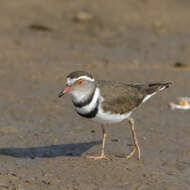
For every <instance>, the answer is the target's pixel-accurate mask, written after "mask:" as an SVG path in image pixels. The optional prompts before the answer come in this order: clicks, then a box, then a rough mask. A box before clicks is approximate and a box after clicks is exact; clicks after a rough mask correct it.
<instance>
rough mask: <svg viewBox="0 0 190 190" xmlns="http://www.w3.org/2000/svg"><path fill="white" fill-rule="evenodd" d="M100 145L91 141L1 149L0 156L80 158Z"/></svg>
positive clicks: (98, 142) (99, 142)
mask: <svg viewBox="0 0 190 190" xmlns="http://www.w3.org/2000/svg"><path fill="white" fill-rule="evenodd" d="M99 144H101V141H92V142H86V143H73V144H60V145H51V146H39V147H27V148H17V147H8V148H1V149H0V155H7V156H12V157H18V158H32V159H34V158H36V157H38V158H43V157H46V158H47V157H49V158H52V157H58V156H81V155H82V154H83V153H84V152H86V151H87V150H88V149H90V148H91V147H93V146H95V145H99Z"/></svg>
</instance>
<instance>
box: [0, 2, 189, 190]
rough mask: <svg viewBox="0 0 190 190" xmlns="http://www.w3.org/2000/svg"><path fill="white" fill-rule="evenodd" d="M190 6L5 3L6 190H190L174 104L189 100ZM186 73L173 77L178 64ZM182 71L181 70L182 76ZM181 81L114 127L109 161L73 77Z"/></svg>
mask: <svg viewBox="0 0 190 190" xmlns="http://www.w3.org/2000/svg"><path fill="white" fill-rule="evenodd" d="M189 10H190V1H189V0H181V1H178V0H161V1H157V0H118V1H115V0H94V1H89V0H78V1H71V0H70V1H68V0H54V1H52V0H32V1H27V0H18V1H5V0H0V34H1V35H0V88H1V93H0V100H1V101H0V113H1V114H0V147H1V148H0V190H4V189H5V190H6V189H9V190H39V189H40V190H107V189H109V190H126V189H127V190H128V189H129V190H131V189H132V190H133V189H135V190H165V189H167V190H179V189H190V126H189V125H190V124H189V121H190V118H189V111H180V110H176V111H171V110H170V109H169V108H168V107H167V104H168V103H169V102H170V101H175V98H176V97H179V96H190V88H189V82H190V78H189V76H190V75H189V72H190V64H189V59H190V45H189V44H190V38H189V36H190V22H189V19H190V11H189ZM176 62H177V63H178V64H177V65H178V66H179V67H175V66H174V65H175V63H176ZM180 65H181V67H180ZM78 69H80V70H87V71H90V72H92V73H93V74H94V76H95V77H96V78H98V79H109V80H120V81H126V82H141V83H143V82H157V81H167V80H172V81H174V85H173V86H172V87H171V88H170V89H168V90H166V91H164V92H162V93H159V94H157V95H156V96H155V97H153V98H152V99H151V100H149V101H148V102H147V103H146V104H144V105H142V106H141V107H139V109H138V110H136V111H135V112H134V114H133V117H134V119H135V124H136V132H137V136H138V139H139V143H140V146H141V149H142V160H140V161H139V160H137V155H135V157H133V158H131V159H129V160H126V159H124V158H120V155H123V154H127V153H129V152H130V150H131V143H132V139H131V134H130V128H129V125H128V122H127V121H126V122H122V123H120V124H117V125H113V126H108V127H107V128H106V129H107V133H108V139H107V142H106V154H107V155H109V157H110V158H111V160H110V161H105V160H99V161H94V160H88V159H86V158H85V156H86V155H96V154H99V152H100V144H101V141H100V140H101V130H100V128H99V125H98V124H97V123H94V122H91V121H90V120H86V119H83V118H81V117H80V116H78V115H77V114H76V113H75V112H74V110H73V106H72V103H71V100H70V97H69V96H65V97H64V98H62V99H58V97H57V94H58V92H59V90H61V89H62V88H63V87H64V83H65V77H66V75H67V74H68V73H70V72H71V71H74V70H78Z"/></svg>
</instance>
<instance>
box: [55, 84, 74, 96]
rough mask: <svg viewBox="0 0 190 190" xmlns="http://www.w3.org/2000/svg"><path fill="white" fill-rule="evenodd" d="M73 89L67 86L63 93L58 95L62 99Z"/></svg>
mask: <svg viewBox="0 0 190 190" xmlns="http://www.w3.org/2000/svg"><path fill="white" fill-rule="evenodd" d="M71 90H72V88H71V87H70V86H68V85H67V86H66V87H65V89H64V90H63V91H61V92H60V93H59V94H58V97H59V98H61V97H62V96H63V95H64V94H66V93H67V92H69V91H71Z"/></svg>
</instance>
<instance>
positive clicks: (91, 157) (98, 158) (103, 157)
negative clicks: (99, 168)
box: [87, 155, 109, 160]
mask: <svg viewBox="0 0 190 190" xmlns="http://www.w3.org/2000/svg"><path fill="white" fill-rule="evenodd" d="M87 158H89V159H94V160H109V158H108V157H106V156H105V155H100V156H87Z"/></svg>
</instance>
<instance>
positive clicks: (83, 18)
mask: <svg viewBox="0 0 190 190" xmlns="http://www.w3.org/2000/svg"><path fill="white" fill-rule="evenodd" d="M92 19H93V16H92V15H90V14H89V13H87V12H79V13H78V14H77V15H75V16H74V17H73V21H74V22H76V23H81V22H89V21H91V20H92Z"/></svg>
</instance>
